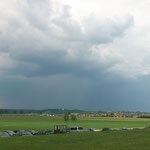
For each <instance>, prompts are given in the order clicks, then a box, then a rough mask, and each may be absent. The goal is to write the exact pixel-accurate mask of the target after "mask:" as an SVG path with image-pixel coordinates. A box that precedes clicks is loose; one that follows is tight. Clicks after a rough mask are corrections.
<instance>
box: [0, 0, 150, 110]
mask: <svg viewBox="0 0 150 150" xmlns="http://www.w3.org/2000/svg"><path fill="white" fill-rule="evenodd" d="M134 2H135V3H134V4H135V7H132V6H133V5H134V4H133V3H131V2H130V1H126V2H125V1H123V0H122V1H121V2H120V1H119V0H113V1H112V2H108V1H107V2H103V1H97V0H95V1H93V2H92V3H91V2H90V1H88V0H87V3H86V4H87V6H84V4H85V3H84V2H81V3H80V2H78V1H76V2H75V1H74V0H71V1H70V2H67V1H65V0H63V1H61V2H59V1H54V0H36V1H35V0H22V1H19V0H11V1H10V0H6V1H3V2H0V19H1V21H0V77H1V79H0V83H1V86H0V91H1V92H0V106H1V108H4V107H5V108H34V109H36V108H47V107H48V108H79V109H90V110H92V109H96V110H98V109H102V110H103V109H105V110H106V109H109V110H121V109H124V110H146V111H147V110H148V109H147V103H148V99H149V97H150V95H149V94H148V91H144V90H143V88H142V89H141V87H144V86H145V88H148V87H149V85H148V84H147V82H146V81H149V74H150V63H149V57H150V55H149V41H148V38H149V35H150V34H149V32H148V30H149V26H148V25H149V23H150V22H147V19H146V18H142V21H143V22H145V23H143V24H141V22H140V19H141V16H140V14H139V13H138V11H137V10H140V12H141V14H142V13H143V14H147V11H148V10H147V9H148V8H147V5H148V4H149V2H148V1H146V0H145V1H144V2H145V3H144V4H143V5H142V6H141V3H140V2H139V1H138V2H136V1H134ZM111 3H113V4H114V5H112V7H110V5H111ZM79 4H81V5H80V7H78V8H77V6H79ZM102 7H103V8H102ZM87 8H89V10H88V11H87V10H86V9H87ZM121 8H122V9H121ZM125 8H126V9H125ZM114 10H115V11H116V12H114ZM140 90H141V91H140ZM138 91H140V92H139V93H140V94H139V93H138V94H137V92H138ZM128 93H130V96H129V95H128ZM129 102H131V105H130V104H129ZM133 104H135V105H133Z"/></svg>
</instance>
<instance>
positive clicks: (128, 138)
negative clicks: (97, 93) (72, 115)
mask: <svg viewBox="0 0 150 150" xmlns="http://www.w3.org/2000/svg"><path fill="white" fill-rule="evenodd" d="M55 124H67V125H68V127H70V126H83V128H84V130H86V128H89V127H93V128H100V129H101V128H104V127H111V128H116V129H117V128H120V127H135V128H136V127H140V128H144V127H145V126H150V119H140V118H98V117H92V118H78V120H77V121H75V122H73V121H68V122H67V123H66V122H64V121H63V116H55V117H47V116H45V117H43V116H27V115H1V116H0V130H1V131H4V130H16V129H25V130H28V129H30V130H31V129H33V130H36V131H38V130H53V127H54V125H55ZM60 149H61V150H141V149H142V150H149V149H150V130H149V129H141V130H136V129H135V130H131V131H126V130H124V131H117V130H116V131H105V132H98V133H92V132H84V133H72V134H71V133H66V134H59V135H39V136H33V137H27V136H22V137H21V136H20V137H5V138H0V150H60Z"/></svg>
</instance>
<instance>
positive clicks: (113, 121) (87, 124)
mask: <svg viewBox="0 0 150 150" xmlns="http://www.w3.org/2000/svg"><path fill="white" fill-rule="evenodd" d="M55 124H67V125H68V127H69V126H82V127H83V128H84V129H87V128H91V127H93V128H100V129H101V128H106V127H110V128H120V127H145V126H150V119H143V118H142V119H140V118H98V117H92V118H78V120H77V121H76V122H73V121H69V122H64V121H63V117H62V116H55V117H47V116H45V117H42V116H27V115H0V131H4V130H16V129H25V130H31V129H32V130H36V131H39V130H53V129H54V125H55Z"/></svg>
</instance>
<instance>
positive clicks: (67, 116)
mask: <svg viewBox="0 0 150 150" xmlns="http://www.w3.org/2000/svg"><path fill="white" fill-rule="evenodd" d="M64 120H65V121H69V114H68V112H66V113H65V115H64Z"/></svg>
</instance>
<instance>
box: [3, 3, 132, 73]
mask: <svg viewBox="0 0 150 150" xmlns="http://www.w3.org/2000/svg"><path fill="white" fill-rule="evenodd" d="M4 4H5V3H4ZM6 4H7V5H6V6H9V7H8V8H7V9H8V10H7V11H6V10H5V11H4V9H5V8H6V6H5V7H4V8H3V9H2V10H1V11H2V12H3V13H2V14H1V18H2V24H1V36H0V38H1V47H0V51H1V52H3V53H8V54H9V59H10V60H11V61H15V66H13V67H12V69H10V72H9V74H11V73H12V74H14V73H16V74H22V75H24V76H40V75H50V74H59V73H60V74H61V73H62V74H63V73H75V72H77V73H78V74H80V72H81V73H82V72H84V71H85V72H86V71H91V70H93V68H96V70H95V71H98V72H99V71H100V70H99V69H98V68H101V64H100V63H99V62H98V64H96V63H95V61H97V60H96V59H101V58H100V57H99V56H96V58H95V56H94V55H93V51H92V49H91V48H92V47H93V46H96V45H101V44H104V43H110V42H113V41H114V39H116V38H118V37H121V36H123V34H124V33H125V31H126V30H127V29H128V28H129V27H130V26H131V25H132V24H133V18H132V17H131V16H129V17H126V18H123V19H122V20H119V19H118V20H117V19H116V18H114V19H109V18H106V19H105V18H104V19H101V18H94V17H91V16H90V17H87V18H86V19H84V20H83V21H82V22H81V23H79V22H78V21H76V20H75V19H73V17H72V15H71V12H70V9H71V7H69V6H67V5H57V4H56V3H54V1H52V0H50V1H49V0H44V1H36V2H35V1H30V0H23V1H21V2H20V1H16V0H13V1H12V2H11V6H10V5H8V4H9V1H6ZM97 57H99V58H97ZM6 61H7V60H6ZM92 61H93V62H94V63H93V62H92ZM79 64H80V66H79ZM90 64H91V67H90ZM87 65H88V67H87ZM97 65H99V66H97ZM22 68H24V70H22ZM90 69H91V70H90ZM97 69H98V70H97Z"/></svg>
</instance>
